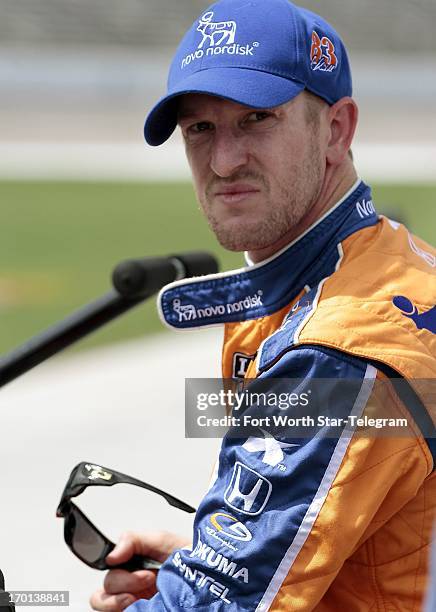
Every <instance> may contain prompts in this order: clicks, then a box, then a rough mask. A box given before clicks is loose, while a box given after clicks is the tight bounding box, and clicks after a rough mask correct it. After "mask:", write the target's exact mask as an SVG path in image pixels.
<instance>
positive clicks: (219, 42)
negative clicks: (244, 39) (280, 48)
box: [181, 11, 259, 68]
mask: <svg viewBox="0 0 436 612" xmlns="http://www.w3.org/2000/svg"><path fill="white" fill-rule="evenodd" d="M197 31H198V32H200V33H201V35H202V39H201V40H200V42H199V44H198V47H197V49H196V50H195V51H193V52H192V53H188V55H186V56H185V57H184V58H183V60H182V63H181V68H185V67H186V66H189V64H190V63H191V62H194V61H195V60H199V59H202V58H203V57H205V56H206V57H209V56H212V55H222V54H227V55H253V54H254V50H255V47H258V46H259V43H258V42H253V43H252V44H251V45H250V44H247V45H240V44H237V43H235V36H236V21H213V12H212V11H208V12H207V13H205V14H204V15H203V16H202V17H200V20H199V22H198V26H197Z"/></svg>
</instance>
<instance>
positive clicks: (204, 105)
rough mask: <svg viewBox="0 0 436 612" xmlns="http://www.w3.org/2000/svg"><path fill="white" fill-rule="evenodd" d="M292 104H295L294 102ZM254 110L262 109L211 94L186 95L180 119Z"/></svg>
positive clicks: (179, 114) (181, 105)
mask: <svg viewBox="0 0 436 612" xmlns="http://www.w3.org/2000/svg"><path fill="white" fill-rule="evenodd" d="M291 102H293V100H292V101H291ZM288 104H289V102H287V103H285V104H282V105H281V106H278V107H274V108H276V109H278V108H281V107H284V106H286V105H288ZM254 108H261V107H253V106H246V105H244V104H240V103H239V102H234V101H233V100H228V99H227V98H222V97H220V96H212V95H210V94H201V93H192V94H184V95H182V96H180V98H179V103H178V118H179V119H183V118H185V117H191V116H195V115H197V114H199V113H201V112H203V111H204V110H206V109H208V110H229V111H234V112H240V111H247V110H248V111H250V110H253V109H254Z"/></svg>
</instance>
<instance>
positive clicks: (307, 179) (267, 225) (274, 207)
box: [200, 138, 322, 251]
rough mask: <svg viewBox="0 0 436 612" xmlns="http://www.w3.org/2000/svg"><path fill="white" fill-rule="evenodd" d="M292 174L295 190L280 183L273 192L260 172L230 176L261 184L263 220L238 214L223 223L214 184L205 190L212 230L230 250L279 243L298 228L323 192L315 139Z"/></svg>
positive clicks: (208, 217)
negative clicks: (214, 197)
mask: <svg viewBox="0 0 436 612" xmlns="http://www.w3.org/2000/svg"><path fill="white" fill-rule="evenodd" d="M289 172H290V176H294V177H295V180H294V182H293V184H292V189H290V188H289V187H285V186H284V185H279V186H278V189H276V191H277V194H274V199H273V197H272V195H271V188H270V184H269V182H268V180H267V179H266V177H264V176H263V175H261V174H258V173H256V172H251V171H242V172H240V173H238V174H237V175H235V176H234V177H231V179H229V182H230V183H231V182H237V181H239V180H241V181H242V180H243V179H253V180H255V181H256V182H257V184H261V185H262V187H263V192H264V193H265V201H264V203H263V205H262V208H263V209H264V216H263V219H261V220H259V219H254V220H252V221H251V220H245V221H244V222H242V221H241V219H238V218H237V217H235V220H234V221H231V222H226V223H223V222H222V221H221V220H220V219H219V215H217V214H216V207H217V206H219V203H216V202H213V201H212V188H211V187H212V185H211V186H210V188H208V189H206V195H205V197H204V200H203V201H201V202H200V204H201V207H202V209H203V212H204V214H205V215H206V217H207V221H208V223H209V226H210V228H211V230H212V231H213V232H214V234H215V236H216V238H217V240H218V242H219V243H220V244H221V245H222V246H223V247H224V248H225V249H227V250H229V251H254V250H257V249H264V248H267V247H270V246H271V245H274V244H275V243H277V242H279V241H280V240H281V239H282V238H283V237H284V236H285V235H286V234H288V233H290V232H291V231H292V229H293V228H295V227H296V226H297V225H298V224H299V223H300V222H301V220H302V219H303V218H304V216H305V215H306V214H307V213H308V212H309V210H310V209H311V208H312V206H313V205H314V203H315V201H316V199H317V197H318V195H319V191H320V186H321V181H322V166H321V160H320V158H319V151H318V148H317V145H316V142H315V138H311V142H310V146H309V147H308V151H307V154H306V157H305V161H304V163H303V165H302V166H297V165H292V166H291V167H290V169H289Z"/></svg>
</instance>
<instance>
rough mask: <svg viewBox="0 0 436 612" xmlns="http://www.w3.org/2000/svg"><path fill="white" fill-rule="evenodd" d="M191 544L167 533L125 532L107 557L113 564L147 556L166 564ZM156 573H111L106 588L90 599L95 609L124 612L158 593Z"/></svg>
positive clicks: (102, 611)
mask: <svg viewBox="0 0 436 612" xmlns="http://www.w3.org/2000/svg"><path fill="white" fill-rule="evenodd" d="M190 544H191V543H190V542H189V540H187V539H186V538H182V537H180V536H178V535H175V534H173V533H168V532H167V531H157V532H154V533H132V532H126V533H123V535H122V536H121V538H120V540H119V542H118V543H117V545H116V546H115V548H114V550H113V551H112V552H111V553H110V554H109V555H108V556H107V557H106V560H107V562H108V563H109V565H110V564H111V563H112V564H114V565H117V564H118V563H124V562H125V561H128V560H129V559H130V558H131V557H132V555H134V554H137V555H144V556H147V557H151V558H152V559H156V561H161V562H163V561H165V559H166V558H167V557H168V556H169V555H170V554H171V553H172V552H173V550H176V549H177V548H182V547H183V546H189V545H190ZM156 590H157V589H156V572H154V571H151V570H138V571H137V572H127V571H125V570H120V569H114V570H110V571H109V572H108V573H107V574H106V577H105V579H104V584H103V589H99V590H98V591H96V592H95V593H93V595H92V596H91V599H90V604H91V607H92V609H93V610H99V611H100V612H121V610H124V609H125V608H127V607H128V606H130V605H131V604H132V603H134V602H135V601H136V600H137V599H150V597H153V595H154V594H155V593H156Z"/></svg>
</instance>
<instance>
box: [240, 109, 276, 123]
mask: <svg viewBox="0 0 436 612" xmlns="http://www.w3.org/2000/svg"><path fill="white" fill-rule="evenodd" d="M270 116H271V113H268V112H267V111H255V112H254V113H250V115H248V117H247V119H246V121H247V122H248V123H258V122H259V121H263V120H264V119H267V118H268V117H270Z"/></svg>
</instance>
